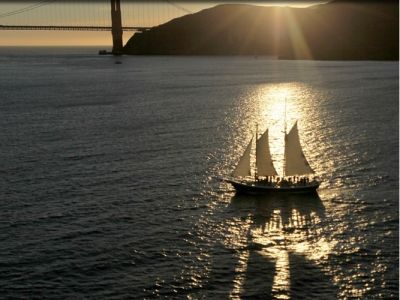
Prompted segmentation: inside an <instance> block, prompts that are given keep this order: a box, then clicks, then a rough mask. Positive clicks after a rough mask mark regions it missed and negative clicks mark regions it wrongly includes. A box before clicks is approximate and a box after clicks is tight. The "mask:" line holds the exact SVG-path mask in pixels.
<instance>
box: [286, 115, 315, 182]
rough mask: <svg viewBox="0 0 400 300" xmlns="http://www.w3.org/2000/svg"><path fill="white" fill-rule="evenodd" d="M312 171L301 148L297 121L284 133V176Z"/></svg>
mask: <svg viewBox="0 0 400 300" xmlns="http://www.w3.org/2000/svg"><path fill="white" fill-rule="evenodd" d="M310 173H314V171H313V169H311V167H310V165H309V164H308V161H307V159H306V157H305V156H304V153H303V150H302V148H301V144H300V139H299V131H298V129H297V121H296V123H295V124H294V125H293V127H292V129H291V130H290V131H289V133H288V134H286V133H285V173H284V175H285V176H293V175H304V174H310Z"/></svg>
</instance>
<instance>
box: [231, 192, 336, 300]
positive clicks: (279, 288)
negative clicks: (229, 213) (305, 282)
mask: <svg viewBox="0 0 400 300" xmlns="http://www.w3.org/2000/svg"><path fill="white" fill-rule="evenodd" d="M246 202H247V204H246ZM232 205H233V206H236V205H240V206H243V205H249V206H250V207H252V208H253V209H254V210H253V214H251V215H249V216H248V218H247V221H246V222H245V223H244V226H245V227H246V230H245V229H244V228H243V231H242V237H241V238H238V239H237V240H241V244H243V240H244V238H243V237H244V236H246V238H245V239H246V243H247V246H248V248H247V249H248V250H246V251H242V252H241V254H240V256H239V259H238V260H239V261H238V264H237V267H236V270H235V273H236V277H235V282H234V287H233V289H232V291H231V294H230V295H231V298H232V299H239V298H240V295H243V293H246V292H247V291H246V290H245V289H244V288H243V286H244V283H245V282H246V281H249V278H246V276H251V275H252V274H251V273H250V272H246V271H247V268H248V266H247V264H248V263H249V256H250V255H251V251H256V252H257V253H258V254H259V255H261V256H262V257H265V259H267V260H268V261H271V262H273V263H274V266H275V267H274V275H273V280H272V283H271V284H272V288H271V291H270V292H271V296H272V297H273V299H290V297H291V289H292V282H293V279H292V274H291V272H292V268H293V266H292V263H293V262H292V260H293V259H292V258H293V256H301V257H305V259H306V261H307V263H308V264H309V265H311V266H314V267H312V268H315V269H318V267H316V266H317V265H320V264H321V263H322V262H323V261H326V260H327V259H328V256H329V254H330V253H331V251H332V249H333V247H334V246H335V244H334V242H330V241H327V240H326V239H324V238H319V239H317V238H316V236H317V235H316V234H315V233H316V231H318V229H319V228H320V227H321V223H322V222H323V219H324V206H323V204H322V202H321V200H320V198H319V197H318V195H311V196H300V197H299V196H290V198H283V199H281V198H279V197H278V198H272V199H271V197H269V198H263V199H261V200H260V199H257V198H252V197H250V196H243V195H242V196H241V195H235V196H234V197H233V199H232ZM227 243H228V244H229V247H234V244H235V241H234V240H233V239H232V238H231V239H230V240H229V241H227ZM296 268H297V267H296ZM307 268H309V269H310V267H307ZM317 272H322V271H321V270H318V271H317ZM259 275H260V274H255V276H259Z"/></svg>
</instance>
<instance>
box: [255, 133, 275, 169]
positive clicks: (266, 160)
mask: <svg viewBox="0 0 400 300" xmlns="http://www.w3.org/2000/svg"><path fill="white" fill-rule="evenodd" d="M256 167H257V175H258V176H275V175H278V173H276V170H275V167H274V164H273V163H272V158H271V152H270V151H269V144H268V129H267V130H266V131H265V132H264V134H263V135H262V136H261V137H260V138H259V139H258V140H257V142H256Z"/></svg>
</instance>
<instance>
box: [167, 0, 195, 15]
mask: <svg viewBox="0 0 400 300" xmlns="http://www.w3.org/2000/svg"><path fill="white" fill-rule="evenodd" d="M165 2H168V3H169V4H171V5H172V6H174V7H176V8H177V9H179V10H181V11H184V12H186V13H188V14H192V13H193V12H192V11H190V10H189V9H187V8H185V7H183V6H181V5H179V4H176V3H173V2H171V1H169V0H165Z"/></svg>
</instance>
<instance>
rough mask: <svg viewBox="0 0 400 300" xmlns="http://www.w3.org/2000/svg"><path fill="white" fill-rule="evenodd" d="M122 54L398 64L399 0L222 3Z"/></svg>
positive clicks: (137, 41)
mask: <svg viewBox="0 0 400 300" xmlns="http://www.w3.org/2000/svg"><path fill="white" fill-rule="evenodd" d="M124 52H125V53H126V54H144V55H158V54H160V55H274V56H278V57H279V58H281V59H318V60H398V58H399V5H398V1H397V0H396V1H394V0H391V1H385V0H380V1H365V0H354V1H350V0H334V1H331V2H329V3H326V4H319V5H314V6H311V7H308V8H288V7H265V6H254V5H246V4H223V5H219V6H216V7H213V8H209V9H205V10H202V11H200V12H198V13H194V14H190V15H186V16H183V17H180V18H177V19H174V20H171V21H170V22H168V23H165V24H162V25H160V26H157V27H154V28H152V29H151V30H149V31H146V32H143V33H135V34H134V36H133V37H132V38H131V39H130V40H129V41H128V43H127V44H126V46H125V47H124Z"/></svg>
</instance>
